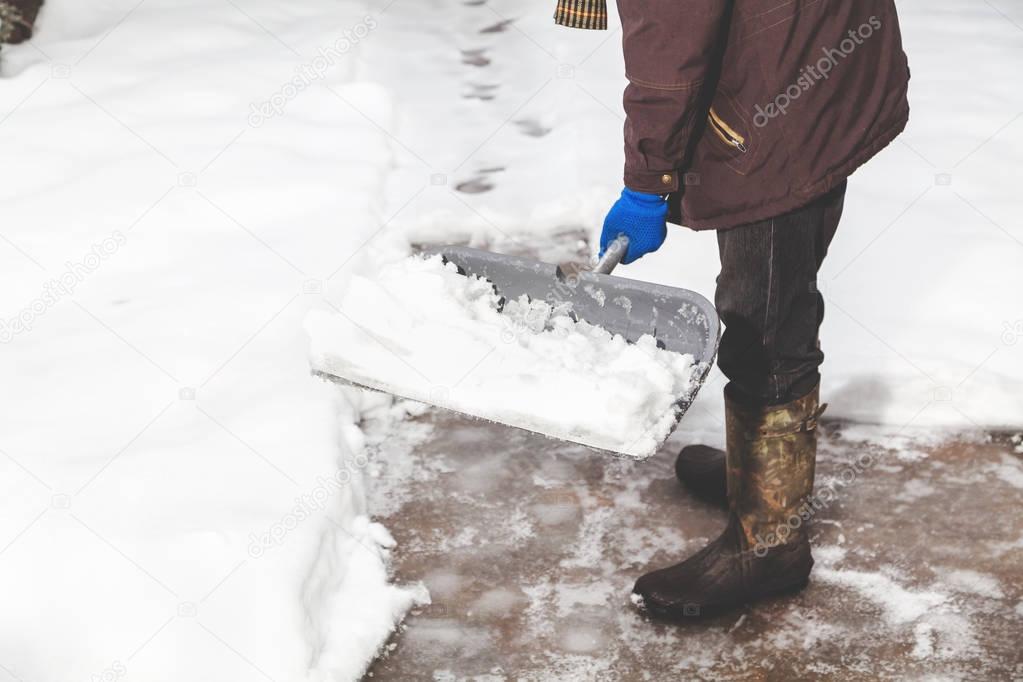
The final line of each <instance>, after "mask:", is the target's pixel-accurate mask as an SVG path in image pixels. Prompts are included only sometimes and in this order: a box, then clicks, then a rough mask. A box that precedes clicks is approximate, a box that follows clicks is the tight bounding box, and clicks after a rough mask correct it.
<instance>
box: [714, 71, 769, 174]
mask: <svg viewBox="0 0 1023 682" xmlns="http://www.w3.org/2000/svg"><path fill="white" fill-rule="evenodd" d="M707 136H709V137H711V138H714V139H712V140H710V141H709V145H710V147H709V148H708V149H707V152H708V157H709V158H710V159H712V160H714V161H716V162H718V163H724V164H725V165H727V166H728V167H729V168H731V169H732V170H733V171H735V172H736V173H738V174H739V175H746V173H747V172H749V170H750V168H752V166H753V163H754V157H755V156H756V152H757V141H756V139H755V138H754V133H753V130H752V127H751V126H750V125H749V123H748V122H747V121H746V118H745V117H744V116H743V115H742V113H741V112H740V110H739V107H738V106H736V105H735V102H734V101H733V100H732V98H731V97H730V96H728V95H727V94H725V93H724V92H720V91H719V92H718V95H717V96H716V97H715V98H714V102H713V104H712V105H711V107H710V111H709V112H708V113H707V134H706V135H705V137H707Z"/></svg>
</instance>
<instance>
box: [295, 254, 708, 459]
mask: <svg viewBox="0 0 1023 682" xmlns="http://www.w3.org/2000/svg"><path fill="white" fill-rule="evenodd" d="M601 293H603V292H601ZM501 304H502V300H501V298H500V297H499V296H498V295H497V293H496V292H495V290H494V287H493V285H492V284H491V283H490V282H488V281H487V280H485V279H482V278H479V277H475V276H471V277H466V276H463V275H461V274H459V272H458V269H457V268H456V267H455V266H454V265H453V264H450V263H444V262H443V260H442V258H441V257H440V256H432V257H429V258H422V257H417V256H413V257H410V258H406V259H403V260H401V261H398V262H396V263H392V264H389V265H386V266H383V267H382V268H381V269H380V270H379V271H378V272H377V273H375V274H374V275H373V276H372V277H363V276H358V275H356V276H353V277H352V279H351V280H350V282H349V283H348V287H347V290H346V292H345V295H344V298H343V299H342V300H341V302H340V303H339V304H338V305H337V306H336V308H335V310H334V311H327V312H319V311H316V312H313V313H311V314H310V317H309V319H308V321H307V325H306V326H307V329H308V331H309V335H310V338H311V339H312V364H313V366H314V367H315V368H317V369H319V370H322V371H324V372H326V373H328V374H331V375H334V376H340V377H343V378H345V379H347V380H349V381H352V382H354V383H357V384H361V385H365V386H370V387H373V388H380V389H382V390H385V391H387V392H389V393H393V394H396V395H400V396H404V397H406V398H411V399H413V400H423V401H427V402H430V403H432V404H436V405H440V406H441V407H447V408H450V409H454V410H457V411H460V412H465V413H467V414H471V415H474V416H477V417H481V418H486V419H491V420H493V421H499V422H502V423H506V424H514V425H516V426H520V427H522V428H526V429H529V430H531V431H536V432H538V433H542V434H545V435H548V436H552V437H556V438H563V439H567V440H571V441H574V442H578V443H583V444H586V445H590V446H592V447H595V448H600V449H603V450H611V451H614V452H618V453H623V454H628V455H631V456H633V457H637V458H643V457H648V456H650V455H652V454H653V453H654V452H656V451H657V448H658V446H659V445H660V444H661V443H662V442H663V441H664V439H665V438H667V437H668V435H669V434H670V433H671V431H672V429H673V428H674V426H675V423H676V422H677V420H678V408H677V403H678V402H679V401H681V400H684V399H687V398H688V397H689V395H690V394H691V392H692V390H693V387H694V385H695V382H694V380H693V377H694V373H695V372H696V370H697V369H698V366H697V365H696V364H694V362H693V357H692V355H683V354H679V353H673V352H670V351H667V350H663V349H660V348H658V347H657V343H656V341H655V340H654V338H653V337H652V336H644V337H642V338H640V339H639V340H638V341H637V342H636V343H627V342H626V341H625V339H624V338H622V337H621V336H617V335H612V334H610V333H608V332H606V331H604V330H603V329H601V328H600V327H596V326H593V325H590V324H587V323H586V322H584V321H581V320H578V321H577V320H574V319H573V318H572V317H571V315H570V313H571V310H570V308H569V307H566V306H551V305H550V304H548V303H546V302H543V301H529V300H528V299H527V298H526V297H525V296H523V297H521V298H520V299H519V300H517V301H516V300H511V301H507V302H505V303H504V305H503V310H502V309H501Z"/></svg>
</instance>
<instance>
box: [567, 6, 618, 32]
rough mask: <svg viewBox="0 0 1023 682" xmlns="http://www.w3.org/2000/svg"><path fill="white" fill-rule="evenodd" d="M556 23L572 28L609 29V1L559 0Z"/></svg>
mask: <svg viewBox="0 0 1023 682" xmlns="http://www.w3.org/2000/svg"><path fill="white" fill-rule="evenodd" d="M554 23H555V24H561V25H562V26H568V27H570V28H591V29H596V30H598V31H603V30H605V29H606V28H607V0H558V8H557V9H556V10H554Z"/></svg>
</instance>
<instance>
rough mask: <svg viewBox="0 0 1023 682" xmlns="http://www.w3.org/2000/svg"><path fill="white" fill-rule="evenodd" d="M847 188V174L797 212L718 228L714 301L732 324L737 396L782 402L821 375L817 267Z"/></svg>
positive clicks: (728, 354)
mask: <svg viewBox="0 0 1023 682" xmlns="http://www.w3.org/2000/svg"><path fill="white" fill-rule="evenodd" d="M845 189H846V183H844V182H843V183H842V184H841V185H839V186H838V187H836V188H835V189H833V190H832V191H831V192H829V193H828V194H826V195H824V196H822V197H819V198H818V199H816V200H814V202H813V203H811V204H809V205H807V206H804V207H802V208H799V209H796V210H795V211H792V212H791V213H786V214H785V215H781V216H778V217H776V218H772V219H770V220H764V221H762V222H758V223H752V224H749V225H742V226H740V227H736V228H732V229H730V230H720V231H719V232H718V249H719V251H720V253H721V274H720V275H719V276H718V280H717V293H716V294H715V297H714V302H715V305H716V306H717V309H718V314H719V315H720V316H721V321H722V322H723V323H724V325H725V332H724V335H723V336H722V337H721V347H720V350H719V351H718V366H719V367H720V368H721V371H722V372H723V373H724V374H725V376H726V377H728V380H729V384H728V387H727V389H726V390H727V391H728V395H729V397H731V398H732V399H734V400H737V401H739V402H741V403H746V404H749V405H755V406H771V405H781V404H784V403H787V402H791V401H793V400H795V399H797V398H800V397H802V396H804V395H806V394H807V393H809V392H810V390H811V389H813V387H814V386H816V385H817V382H818V381H820V373H819V372H818V368H819V367H820V365H821V363H822V362H823V361H824V353H822V352H821V349H820V343H819V341H818V331H819V329H820V324H821V321H822V320H823V319H824V299H823V297H822V296H821V295H820V293H819V292H818V290H817V271H818V270H819V269H820V266H821V263H822V262H823V261H824V256H825V255H826V254H827V252H828V246H829V245H830V244H831V239H832V237H834V236H835V230H837V229H838V222H839V220H840V219H841V217H842V205H843V203H844V200H845Z"/></svg>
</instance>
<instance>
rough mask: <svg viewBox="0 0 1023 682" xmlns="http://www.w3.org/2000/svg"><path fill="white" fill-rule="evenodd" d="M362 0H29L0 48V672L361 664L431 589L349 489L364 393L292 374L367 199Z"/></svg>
mask: <svg viewBox="0 0 1023 682" xmlns="http://www.w3.org/2000/svg"><path fill="white" fill-rule="evenodd" d="M370 14H373V13H372V12H370V11H369V10H368V9H367V6H366V5H364V4H363V3H361V2H357V1H354V0H342V1H340V2H323V1H320V0H297V1H296V2H289V3H285V4H281V3H277V2H269V1H267V0H246V1H245V2H238V3H208V2H199V1H197V0H190V1H185V2H182V1H181V0H147V1H146V2H143V3H140V2H138V0H104V1H103V2H92V3H79V2H74V1H72V0H48V2H47V3H46V5H45V6H44V8H43V13H42V15H41V17H40V21H39V24H38V31H37V34H36V39H35V40H33V41H32V42H31V43H28V44H25V45H21V46H17V47H8V46H5V47H4V51H3V54H2V60H3V61H2V69H3V78H2V80H0V83H2V87H0V141H2V143H3V145H4V149H5V159H6V161H5V163H4V164H3V168H2V170H0V194H2V197H3V199H2V201H3V223H2V225H0V270H2V271H3V273H4V286H3V287H0V340H2V341H3V345H2V351H0V375H2V376H3V377H4V380H5V388H6V390H5V391H4V392H3V396H2V397H0V413H2V414H3V415H4V417H3V429H2V430H3V434H2V436H0V601H2V602H3V604H4V608H3V613H2V615H0V663H2V665H3V670H5V671H6V675H9V676H12V679H23V680H40V681H45V680H69V679H94V678H97V677H100V676H104V675H107V674H118V675H124V676H126V677H128V678H131V679H146V680H154V681H156V680H184V679H219V680H241V679H258V678H261V677H270V678H273V679H277V680H288V681H294V680H349V679H356V678H358V677H359V676H360V675H361V674H362V672H363V670H364V669H365V667H366V666H367V665H368V663H369V662H370V661H371V660H372V658H373V657H374V655H375V653H376V651H377V649H378V647H380V646H381V645H382V644H383V643H384V641H385V640H386V637H387V636H388V635H389V633H390V632H391V631H392V630H393V628H394V627H395V624H396V623H397V622H398V621H399V620H400V619H401V618H402V617H403V616H404V614H405V612H406V611H407V610H408V609H409V608H410V607H411V606H412V605H413V604H415V603H425V602H426V600H427V599H428V597H427V596H426V594H425V590H424V589H423V588H422V587H420V586H414V585H413V586H408V587H404V586H399V585H392V584H390V583H389V581H388V576H387V559H388V553H389V551H390V548H391V547H392V546H393V540H392V539H391V538H390V536H389V534H388V533H387V531H386V530H385V529H384V528H383V527H382V526H380V525H379V524H377V523H374V522H372V521H371V520H370V519H369V518H368V516H367V506H366V504H367V503H366V496H367V494H368V488H367V480H366V475H365V473H366V467H367V461H366V453H365V450H364V437H363V434H362V433H361V431H360V430H359V429H358V428H357V427H356V426H355V424H356V423H357V422H358V421H360V419H361V415H362V413H363V411H364V409H370V408H372V407H373V406H374V405H376V404H378V403H379V402H380V399H379V398H371V397H365V396H361V395H360V394H358V393H357V392H355V391H341V390H339V389H337V388H334V387H331V386H327V385H323V384H322V382H319V381H316V380H314V379H312V378H310V376H309V368H308V361H307V341H306V339H305V335H304V333H303V332H302V324H301V323H302V319H303V318H304V316H305V313H306V311H307V310H308V309H309V308H310V307H311V306H312V305H313V304H314V302H315V300H316V299H317V298H318V297H319V293H318V292H320V291H322V290H324V289H326V288H328V286H329V283H328V282H327V280H328V279H329V278H330V277H331V275H332V274H333V273H335V271H337V270H338V268H339V266H340V265H342V264H344V263H348V266H347V267H349V268H355V267H358V266H359V263H360V258H358V257H352V255H353V253H354V252H355V251H356V249H357V246H358V245H359V244H361V243H362V242H363V241H364V240H365V239H366V238H367V237H369V236H370V235H372V234H373V233H374V232H375V231H376V230H378V229H380V227H381V225H382V223H383V218H382V217H381V209H380V204H381V202H382V196H383V194H384V192H385V184H386V173H387V165H388V163H389V161H390V159H391V153H390V151H389V148H388V140H387V137H386V135H385V134H384V133H383V132H382V131H381V130H380V129H379V128H377V127H376V126H375V125H374V124H373V123H372V121H371V120H367V118H366V117H365V116H369V117H370V118H371V119H376V120H388V119H389V117H391V115H392V113H391V112H392V109H391V99H390V95H389V94H388V93H387V92H386V91H385V90H384V89H382V88H380V87H379V86H376V85H374V84H372V83H366V82H360V81H359V79H358V77H357V69H356V67H357V55H358V52H359V50H360V49H361V48H362V46H363V45H364V44H365V40H368V39H369V38H368V35H370V34H371V33H372V31H373V30H376V29H374V28H372V27H370V25H369V24H370V22H371V20H372V19H371V18H368V15H370ZM367 30H368V31H370V33H369V34H367V33H366V31H367ZM345 32H348V35H350V36H351V37H350V38H344V36H345ZM343 38H344V39H345V40H348V43H347V44H346V43H342V42H339V41H341V40H342V39H343ZM321 49H322V50H324V51H325V52H323V53H321V52H320V50H321ZM324 55H326V56H324ZM303 65H305V66H307V67H308V68H305V67H304V66H303ZM324 66H326V67H327V68H325V69H324V68H321V67H324ZM296 68H298V69H299V71H298V72H296V71H295V69H296ZM317 69H319V70H317ZM303 78H304V79H306V80H309V82H313V81H315V83H314V84H313V85H312V86H310V87H308V88H307V89H305V90H303V91H302V92H298V93H296V92H295V91H294V90H293V86H294V82H295V79H303ZM310 79H312V80H310ZM291 95H294V96H293V97H292V96H291ZM254 102H256V103H259V102H275V103H277V104H279V105H280V111H279V112H270V114H271V115H269V116H267V117H265V118H264V119H262V120H260V121H258V125H256V124H255V123H256V122H255V121H254V120H253V119H251V118H250V116H251V109H250V106H251V105H252V103H254ZM363 114H365V116H364V115H363ZM344 274H345V273H344V272H341V273H339V275H338V279H342V276H343V275H344ZM119 671H122V672H119ZM0 676H5V675H4V674H0ZM104 679H105V678H104Z"/></svg>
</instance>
